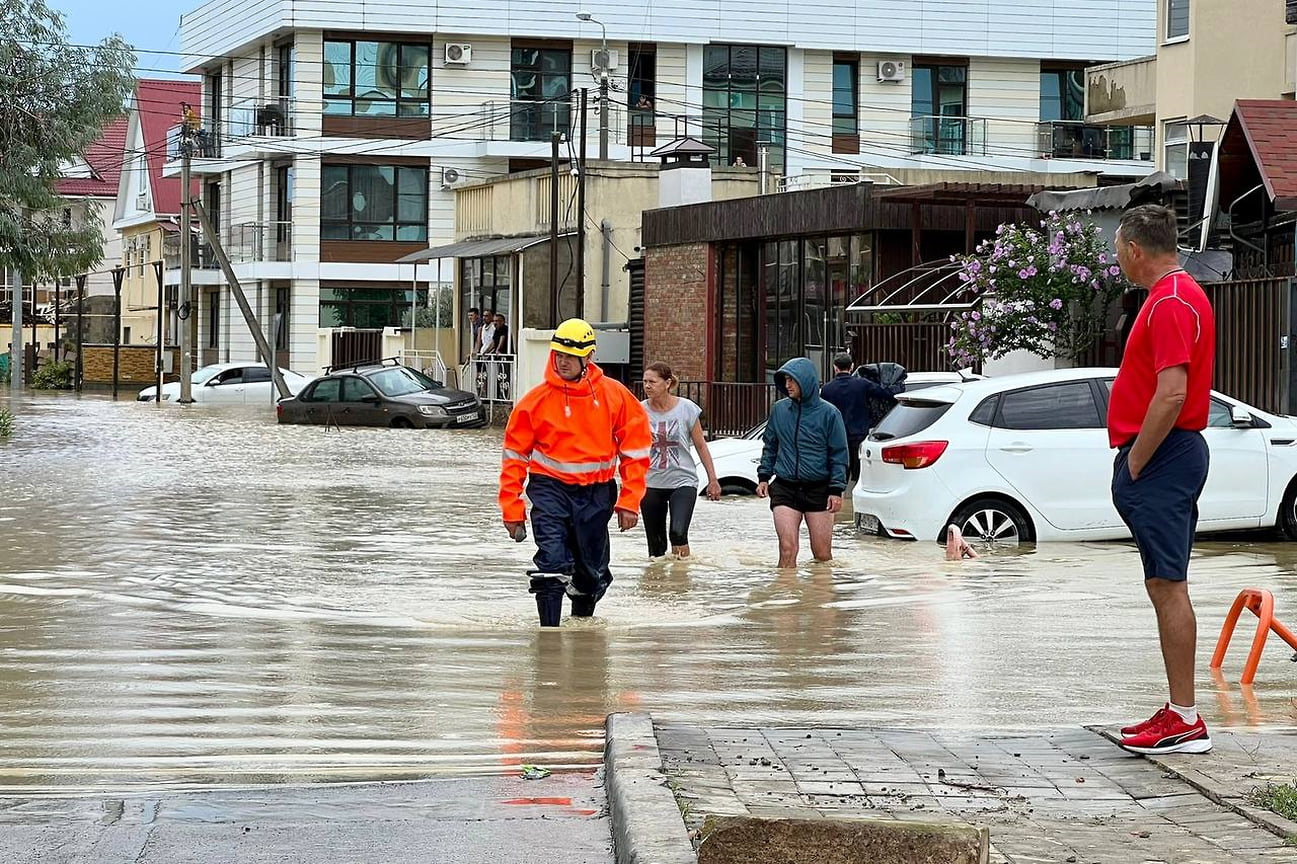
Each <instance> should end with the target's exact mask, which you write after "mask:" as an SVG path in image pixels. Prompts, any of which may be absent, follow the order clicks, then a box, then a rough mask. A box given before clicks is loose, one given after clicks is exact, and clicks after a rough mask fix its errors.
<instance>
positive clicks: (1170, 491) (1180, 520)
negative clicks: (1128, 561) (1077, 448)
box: [1112, 429, 1209, 582]
mask: <svg viewBox="0 0 1297 864" xmlns="http://www.w3.org/2000/svg"><path fill="white" fill-rule="evenodd" d="M1129 458H1130V445H1126V446H1125V447H1122V448H1120V449H1119V450H1118V451H1117V459H1116V461H1115V462H1114V464H1113V472H1112V503H1113V504H1115V505H1116V507H1117V512H1118V513H1119V514H1120V515H1121V518H1122V521H1124V522H1125V523H1126V527H1128V528H1130V533H1131V535H1132V536H1134V538H1135V545H1137V546H1138V547H1139V557H1140V560H1141V561H1143V563H1144V578H1145V579H1167V580H1169V581H1172V582H1182V581H1184V580H1185V579H1187V578H1188V577H1189V555H1190V553H1191V552H1192V551H1193V535H1194V531H1195V530H1197V527H1198V498H1199V496H1201V495H1202V489H1203V486H1204V485H1206V483H1207V465H1208V460H1209V454H1208V451H1207V442H1206V440H1204V439H1203V437H1202V435H1201V434H1200V433H1198V432H1190V431H1187V430H1185V429H1172V430H1171V434H1169V435H1167V436H1166V440H1165V441H1163V442H1162V445H1161V446H1160V447H1158V448H1157V452H1155V453H1154V454H1153V458H1152V459H1151V460H1149V463H1148V464H1147V465H1145V466H1144V470H1143V472H1142V473H1141V474H1140V475H1139V479H1138V480H1131V479H1130V471H1129V470H1128V469H1127V467H1126V460H1128V459H1129Z"/></svg>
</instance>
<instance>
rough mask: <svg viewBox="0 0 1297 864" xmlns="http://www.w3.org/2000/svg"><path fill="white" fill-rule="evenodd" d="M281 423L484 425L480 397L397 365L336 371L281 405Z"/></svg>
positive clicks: (418, 426) (420, 426)
mask: <svg viewBox="0 0 1297 864" xmlns="http://www.w3.org/2000/svg"><path fill="white" fill-rule="evenodd" d="M277 413H278V415H279V422H280V423H316V424H320V425H330V426H390V427H392V428H397V429H411V428H413V429H428V428H432V427H447V426H467V427H473V426H482V425H485V424H486V411H485V409H484V408H483V407H482V403H481V401H480V400H479V399H478V398H477V396H475V395H473V394H472V393H468V392H465V391H463V390H454V389H452V388H450V387H446V386H445V385H444V384H442V383H441V382H440V381H434V380H433V379H431V378H429V377H428V376H427V375H424V374H423V373H421V372H417V371H415V370H414V369H410V368H409V367H407V366H401V365H400V364H394V363H383V364H378V363H375V364H373V365H365V366H355V367H348V368H346V369H337V370H335V371H333V372H330V373H329V374H328V375H325V376H324V377H323V378H317V379H316V380H314V381H312V382H311V383H310V384H308V385H306V386H305V387H303V388H302V392H301V393H299V394H297V396H295V397H293V398H291V399H284V400H282V401H281V402H279V404H278V409H277Z"/></svg>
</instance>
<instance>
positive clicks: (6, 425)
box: [0, 408, 14, 438]
mask: <svg viewBox="0 0 1297 864" xmlns="http://www.w3.org/2000/svg"><path fill="white" fill-rule="evenodd" d="M13 431H14V415H12V414H10V413H9V412H8V411H7V410H6V409H4V408H0V438H8V437H9V436H10V435H12V434H13Z"/></svg>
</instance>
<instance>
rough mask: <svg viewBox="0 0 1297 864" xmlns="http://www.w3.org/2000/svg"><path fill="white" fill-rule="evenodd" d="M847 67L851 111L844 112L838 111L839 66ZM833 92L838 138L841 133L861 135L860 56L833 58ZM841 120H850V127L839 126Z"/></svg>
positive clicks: (832, 121) (834, 129)
mask: <svg viewBox="0 0 1297 864" xmlns="http://www.w3.org/2000/svg"><path fill="white" fill-rule="evenodd" d="M839 67H846V69H847V71H848V73H849V75H850V82H851V94H850V95H851V113H850V114H844V113H841V112H839V111H838V68H839ZM832 82H833V94H832V100H831V103H830V104H831V110H832V119H831V124H832V131H833V135H834V137H835V138H836V137H837V136H839V135H859V134H860V58H859V57H856V58H854V59H851V58H847V57H834V58H833V77H832ZM839 120H849V121H850V128H849V129H848V128H846V127H845V126H844V127H843V128H841V129H839V128H838V121H839Z"/></svg>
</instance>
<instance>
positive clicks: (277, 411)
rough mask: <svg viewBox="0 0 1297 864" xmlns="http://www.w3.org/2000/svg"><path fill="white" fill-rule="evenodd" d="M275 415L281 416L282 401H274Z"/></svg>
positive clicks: (282, 414)
mask: <svg viewBox="0 0 1297 864" xmlns="http://www.w3.org/2000/svg"><path fill="white" fill-rule="evenodd" d="M275 416H276V417H283V416H284V403H283V402H276V403H275Z"/></svg>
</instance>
